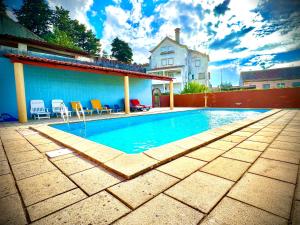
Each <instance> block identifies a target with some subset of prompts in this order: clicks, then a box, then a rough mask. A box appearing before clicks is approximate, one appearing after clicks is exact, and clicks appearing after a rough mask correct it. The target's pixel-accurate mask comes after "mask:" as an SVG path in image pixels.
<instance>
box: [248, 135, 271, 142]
mask: <svg viewBox="0 0 300 225" xmlns="http://www.w3.org/2000/svg"><path fill="white" fill-rule="evenodd" d="M273 139H274V137H268V136H262V135H258V134H255V135H253V136H251V137H249V138H248V139H247V140H248V141H257V142H263V143H271V142H272V141H273Z"/></svg>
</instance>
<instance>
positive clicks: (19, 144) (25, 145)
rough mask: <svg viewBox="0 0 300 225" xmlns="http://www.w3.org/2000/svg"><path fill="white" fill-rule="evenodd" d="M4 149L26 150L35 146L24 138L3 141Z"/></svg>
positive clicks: (8, 150)
mask: <svg viewBox="0 0 300 225" xmlns="http://www.w3.org/2000/svg"><path fill="white" fill-rule="evenodd" d="M4 149H5V151H6V152H26V151H31V150H34V149H35V148H34V147H33V146H32V145H31V144H30V143H29V142H28V141H27V140H26V139H22V140H19V141H10V142H5V144H4Z"/></svg>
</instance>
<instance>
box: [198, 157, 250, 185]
mask: <svg viewBox="0 0 300 225" xmlns="http://www.w3.org/2000/svg"><path fill="white" fill-rule="evenodd" d="M250 165H251V164H250V163H247V162H241V161H238V160H235V159H228V158H223V157H219V158H217V159H215V160H213V161H212V162H210V163H209V164H207V165H205V166H204V167H202V168H201V171H202V172H206V173H210V174H212V175H216V176H219V177H223V178H226V179H228V180H232V181H237V180H238V179H239V178H240V177H241V176H242V175H243V174H244V172H245V171H246V170H247V169H248V168H249V167H250Z"/></svg>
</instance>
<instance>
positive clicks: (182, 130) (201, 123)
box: [52, 109, 268, 154]
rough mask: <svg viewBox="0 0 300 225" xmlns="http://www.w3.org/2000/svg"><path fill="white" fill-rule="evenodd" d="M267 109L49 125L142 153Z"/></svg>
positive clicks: (185, 112)
mask: <svg viewBox="0 0 300 225" xmlns="http://www.w3.org/2000/svg"><path fill="white" fill-rule="evenodd" d="M266 111H268V110H266V109H199V110H190V111H184V112H172V113H162V114H154V115H143V116H133V117H127V118H116V119H106V120H96V121H90V122H87V123H86V129H85V130H84V125H83V123H71V124H70V126H68V125H67V124H56V125H52V127H55V128H57V129H60V130H63V131H66V132H69V133H72V134H75V135H77V136H81V137H85V138H86V139H88V140H91V141H94V142H97V143H100V144H104V145H107V146H110V147H112V148H115V149H119V150H121V151H123V152H126V153H128V154H134V153H139V152H143V151H145V150H148V149H149V148H152V147H157V146H160V145H163V144H166V143H169V142H172V141H176V140H179V139H182V138H185V137H188V136H191V135H194V134H197V133H200V132H203V131H206V130H209V129H212V128H215V127H219V126H222V125H225V124H228V123H231V122H234V121H237V120H241V119H245V118H247V117H252V116H255V115H258V114H260V113H263V112H266Z"/></svg>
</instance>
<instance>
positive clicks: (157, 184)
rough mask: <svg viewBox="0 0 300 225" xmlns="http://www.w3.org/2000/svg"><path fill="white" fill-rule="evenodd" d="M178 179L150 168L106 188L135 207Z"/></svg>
mask: <svg viewBox="0 0 300 225" xmlns="http://www.w3.org/2000/svg"><path fill="white" fill-rule="evenodd" d="M177 181H178V179H176V178H174V177H172V176H169V175H167V174H164V173H162V172H159V171H156V170H152V171H150V172H148V173H145V174H143V175H140V176H138V177H136V178H134V179H132V180H128V181H124V182H122V183H120V184H117V185H115V186H113V187H111V188H109V189H108V190H109V191H110V192H111V193H113V194H114V195H116V196H118V197H119V198H120V199H122V200H123V201H124V202H126V203H127V204H128V205H129V206H130V207H132V208H136V207H138V206H139V205H141V204H143V203H144V202H146V201H148V200H149V199H151V198H153V197H155V196H156V195H157V194H159V193H161V192H163V191H164V190H166V189H167V188H168V187H170V186H172V185H173V184H175V183H176V182H177Z"/></svg>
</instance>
